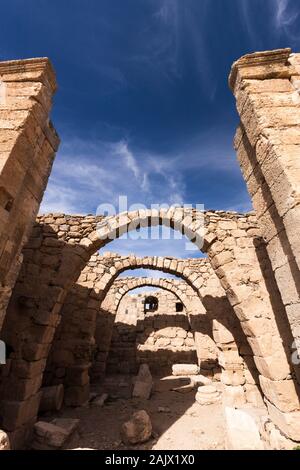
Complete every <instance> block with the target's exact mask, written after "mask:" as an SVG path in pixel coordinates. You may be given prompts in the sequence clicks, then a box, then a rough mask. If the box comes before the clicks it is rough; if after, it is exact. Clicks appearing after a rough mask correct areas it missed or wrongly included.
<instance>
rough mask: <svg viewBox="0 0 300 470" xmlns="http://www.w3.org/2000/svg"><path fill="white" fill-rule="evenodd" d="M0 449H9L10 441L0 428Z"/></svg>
mask: <svg viewBox="0 0 300 470" xmlns="http://www.w3.org/2000/svg"><path fill="white" fill-rule="evenodd" d="M0 450H10V442H9V438H8V435H7V434H6V432H4V431H1V430H0Z"/></svg>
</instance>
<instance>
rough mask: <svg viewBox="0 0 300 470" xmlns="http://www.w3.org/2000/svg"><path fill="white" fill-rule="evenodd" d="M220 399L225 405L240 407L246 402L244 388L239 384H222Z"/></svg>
mask: <svg viewBox="0 0 300 470" xmlns="http://www.w3.org/2000/svg"><path fill="white" fill-rule="evenodd" d="M222 399H223V403H224V405H225V406H229V407H232V408H240V407H242V406H243V405H245V403H246V396H245V390H244V388H243V387H242V386H241V385H236V386H228V385H223V395H222Z"/></svg>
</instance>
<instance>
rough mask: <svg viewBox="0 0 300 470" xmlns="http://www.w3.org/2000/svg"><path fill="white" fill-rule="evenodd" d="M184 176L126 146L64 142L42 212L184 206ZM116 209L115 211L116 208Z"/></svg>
mask: <svg viewBox="0 0 300 470" xmlns="http://www.w3.org/2000/svg"><path fill="white" fill-rule="evenodd" d="M184 192H185V185H184V183H183V181H182V179H181V177H180V171H178V170H177V169H176V167H173V166H172V160H171V161H169V162H168V161H167V159H165V161H164V158H163V157H162V156H160V155H153V154H149V153H147V152H144V151H143V150H139V151H134V150H132V149H131V148H130V145H129V143H128V142H127V141H124V140H120V141H118V142H103V141H91V140H89V141H84V140H80V139H73V140H68V141H67V142H64V143H63V145H62V148H61V150H60V152H59V154H58V155H57V157H56V161H55V164H54V168H53V171H52V174H51V177H50V180H49V184H48V188H47V191H46V193H45V196H44V199H43V202H42V206H41V210H40V212H51V211H55V212H57V211H59V212H73V213H86V212H93V213H95V212H96V210H97V207H98V205H99V204H103V203H111V204H115V205H116V206H117V204H118V198H119V196H121V195H126V196H127V197H128V203H129V204H133V203H139V204H144V205H147V206H148V207H150V205H151V204H154V203H159V202H164V203H167V204H170V203H174V202H181V203H183V202H184V200H185V194H184ZM116 208H117V207H116Z"/></svg>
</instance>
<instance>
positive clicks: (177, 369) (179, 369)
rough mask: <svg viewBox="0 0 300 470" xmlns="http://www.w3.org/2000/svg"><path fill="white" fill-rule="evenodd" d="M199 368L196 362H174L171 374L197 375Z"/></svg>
mask: <svg viewBox="0 0 300 470" xmlns="http://www.w3.org/2000/svg"><path fill="white" fill-rule="evenodd" d="M199 371H200V368H199V366H198V365H197V364H174V365H173V366H172V374H173V375H198V374H199Z"/></svg>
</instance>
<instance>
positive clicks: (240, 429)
mask: <svg viewBox="0 0 300 470" xmlns="http://www.w3.org/2000/svg"><path fill="white" fill-rule="evenodd" d="M225 419H226V448H227V449H228V450H263V449H264V445H263V442H262V440H261V437H260V433H259V429H258V426H257V424H256V422H255V420H254V418H253V417H252V416H250V415H249V414H248V413H247V412H246V411H242V410H236V409H234V408H230V407H228V406H226V408H225Z"/></svg>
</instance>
